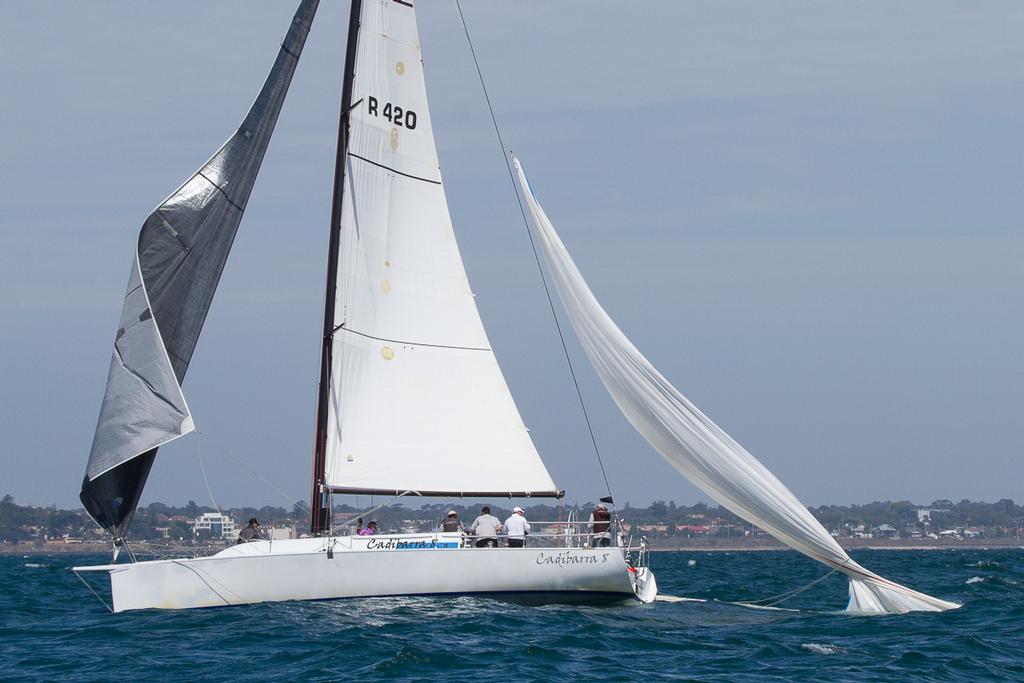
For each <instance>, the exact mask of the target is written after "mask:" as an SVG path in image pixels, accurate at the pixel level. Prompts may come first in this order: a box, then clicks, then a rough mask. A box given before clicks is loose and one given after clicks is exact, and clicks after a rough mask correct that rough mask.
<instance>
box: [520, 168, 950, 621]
mask: <svg viewBox="0 0 1024 683" xmlns="http://www.w3.org/2000/svg"><path fill="white" fill-rule="evenodd" d="M514 163H515V168H516V173H517V175H518V178H519V183H520V187H521V188H522V192H523V196H524V197H525V198H526V204H527V206H528V207H529V212H530V216H531V218H532V220H533V225H534V227H535V230H536V233H537V235H538V236H539V240H538V242H539V244H540V247H541V252H542V253H543V255H544V261H545V263H546V265H547V269H548V272H549V273H550V274H551V279H552V280H553V281H554V284H555V289H556V291H557V292H558V294H559V297H560V298H561V300H562V303H563V306H564V308H565V311H566V313H567V315H568V317H569V320H570V322H571V324H572V327H573V330H574V331H575V332H576V336H577V338H578V339H579V341H580V345H581V346H582V347H583V350H584V352H585V353H586V355H587V358H588V359H589V360H590V363H591V365H592V366H593V367H594V369H595V371H596V372H597V374H598V376H599V377H600V378H601V381H602V383H603V384H604V386H605V388H606V389H607V390H608V393H609V394H610V395H611V397H612V399H613V400H614V401H615V403H616V405H618V407H619V409H620V410H621V411H622V413H623V415H624V416H625V417H626V419H627V420H628V421H629V422H630V423H631V424H632V425H633V427H634V428H635V429H636V430H637V431H638V432H639V433H640V434H641V435H642V436H643V437H644V438H645V439H647V441H648V442H649V443H650V444H651V445H652V446H653V447H654V448H655V450H657V451H658V453H660V454H661V455H662V457H664V458H665V460H667V461H668V462H669V463H670V464H671V465H672V466H673V467H675V468H676V469H677V470H678V471H679V472H680V473H681V474H682V475H683V476H685V477H686V478H687V479H689V480H690V481H691V482H693V483H694V484H695V485H696V486H697V487H698V488H700V489H701V490H702V491H704V492H705V493H706V494H707V495H709V496H710V497H711V498H713V499H714V500H716V501H717V502H718V503H720V504H721V505H723V506H724V507H726V508H728V509H729V510H731V511H732V512H734V513H735V514H737V515H739V516H740V517H741V518H743V519H745V520H746V521H748V522H750V523H751V524H755V525H757V526H758V527H760V528H762V529H764V530H765V531H767V532H768V533H770V534H772V535H773V536H775V537H776V538H777V539H779V540H780V541H782V542H783V543H785V544H786V545H788V546H790V547H791V548H794V549H795V550H798V551H800V552H802V553H804V554H805V555H807V556H809V557H811V558H812V559H815V560H817V561H819V562H822V563H823V564H826V565H827V566H829V567H832V568H833V569H836V570H837V571H840V572H842V573H844V574H845V575H846V576H847V577H848V578H849V580H850V583H849V594H850V602H849V605H848V607H847V609H848V610H850V611H857V612H869V613H887V612H908V611H916V610H920V611H941V610H946V609H952V608H955V607H958V605H957V604H956V603H951V602H947V601H945V600H940V599H938V598H934V597H932V596H930V595H925V594H923V593H919V592H917V591H914V590H912V589H910V588H907V587H905V586H901V585H900V584H897V583H894V582H892V581H889V580H888V579H885V578H883V577H881V576H879V575H877V574H875V573H873V572H871V571H869V570H867V569H865V568H864V567H862V566H860V565H859V564H857V562H855V561H854V560H853V559H851V558H850V556H849V555H847V554H846V551H844V550H843V549H842V547H841V546H840V545H839V543H838V542H836V540H835V539H834V538H832V536H831V535H830V534H829V533H828V532H827V531H826V530H825V528H824V527H823V526H822V525H821V523H820V522H818V520H817V519H815V517H814V516H813V515H812V514H811V513H810V511H809V510H808V509H807V508H806V507H805V506H804V505H803V504H802V503H801V502H800V501H799V500H798V499H797V498H796V496H794V495H793V493H792V492H790V491H789V489H788V488H786V486H785V485H784V484H783V483H782V482H781V481H779V479H778V478H776V477H775V475H774V474H772V473H771V472H770V471H769V470H768V468H766V467H765V466H764V465H763V464H761V463H760V462H759V461H758V460H757V459H756V458H754V456H752V455H751V454H750V453H748V452H747V451H746V449H744V448H743V446H741V445H740V444H739V443H737V442H736V441H735V440H733V439H732V437H730V436H729V435H728V434H727V433H726V432H725V431H724V430H722V429H721V428H720V427H719V426H718V425H716V424H715V423H714V422H713V421H712V420H711V419H710V418H709V417H708V416H706V415H705V414H704V413H702V412H701V411H700V410H699V409H698V408H697V407H696V406H695V405H694V404H693V403H691V402H690V401H689V399H687V398H686V397H685V396H683V395H682V394H681V393H680V392H679V391H678V390H677V389H676V388H675V387H674V386H672V384H671V383H670V382H669V381H668V380H667V379H666V378H665V377H664V376H663V375H662V374H661V373H660V372H658V370H657V369H656V368H655V367H654V366H653V365H652V364H651V363H650V361H648V360H647V359H646V358H645V357H644V356H643V354H641V353H640V351H639V350H638V349H637V348H636V347H635V346H634V345H633V344H632V342H630V341H629V339H628V338H627V337H626V335H625V334H623V332H622V330H620V329H619V328H618V326H617V325H616V324H615V322H614V321H613V320H612V319H611V317H609V316H608V314H607V313H606V312H605V310H604V309H603V308H602V307H601V304H600V303H599V302H598V301H597V299H596V298H595V297H594V295H593V293H592V292H591V291H590V288H589V287H588V286H587V283H586V281H585V280H584V279H583V276H582V275H581V274H580V272H579V270H578V269H577V268H576V265H575V263H573V261H572V257H571V256H570V255H569V253H568V251H567V250H566V248H565V245H564V244H563V243H562V241H561V239H560V238H559V236H558V233H557V232H556V231H555V228H554V226H553V225H552V223H551V221H550V220H549V219H548V217H547V215H546V214H545V213H544V210H543V208H541V206H540V204H539V202H538V201H537V198H536V197H535V196H534V194H533V191H532V190H531V188H530V184H529V182H528V181H527V179H526V175H525V173H524V171H523V168H522V166H521V164H520V163H519V161H518V160H517V159H514Z"/></svg>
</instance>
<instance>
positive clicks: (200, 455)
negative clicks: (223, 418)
mask: <svg viewBox="0 0 1024 683" xmlns="http://www.w3.org/2000/svg"><path fill="white" fill-rule="evenodd" d="M196 431H199V430H196ZM196 456H197V457H198V458H199V469H200V470H202V472H203V482H204V483H205V484H206V492H207V493H208V494H210V502H211V503H213V507H215V508H217V514H218V515H220V516H221V517H223V516H224V513H223V512H221V510H220V505H217V501H216V500H214V499H213V489H211V488H210V480H209V478H207V476H206V465H204V464H203V446H202V442H200V441H199V439H196Z"/></svg>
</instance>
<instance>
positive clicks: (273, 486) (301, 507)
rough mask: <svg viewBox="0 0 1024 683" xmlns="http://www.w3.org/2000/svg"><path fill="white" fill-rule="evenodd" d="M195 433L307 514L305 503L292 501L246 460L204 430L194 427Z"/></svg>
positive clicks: (307, 509)
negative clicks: (217, 441)
mask: <svg viewBox="0 0 1024 683" xmlns="http://www.w3.org/2000/svg"><path fill="white" fill-rule="evenodd" d="M196 434H198V435H200V436H201V437H204V438H208V439H210V441H211V443H213V445H214V446H216V448H217V450H219V451H220V452H221V453H223V454H224V455H226V456H227V457H229V458H231V459H232V460H234V461H235V462H236V463H238V464H239V465H241V466H242V467H244V468H245V469H246V471H247V472H248V473H249V474H251V475H252V476H254V477H256V478H257V479H259V480H260V481H262V482H263V483H264V484H266V485H267V486H269V487H270V488H272V489H274V490H275V491H276V492H278V493H280V494H281V497H282V498H284V499H285V500H287V501H289V503H291V504H292V505H297V506H299V509H300V510H302V511H303V512H305V513H306V514H307V515H308V514H309V508H307V507H306V506H305V505H303V504H302V502H301V501H293V500H292V499H291V498H292V497H291V496H290V495H288V494H287V493H285V492H284V491H282V490H281V489H279V488H278V487H277V486H275V485H274V483H273V482H271V481H269V480H268V479H266V478H265V477H262V476H260V475H259V474H258V473H257V472H256V470H254V469H252V468H251V467H249V464H248V463H247V462H245V461H244V460H242V459H241V458H237V457H235V456H233V455H231V453H230V452H228V449H226V448H224V446H222V445H220V444H219V443H216V442H215V441H213V439H212V438H211V437H209V436H207V434H206V432H201V431H199V430H198V429H196ZM211 498H212V496H211Z"/></svg>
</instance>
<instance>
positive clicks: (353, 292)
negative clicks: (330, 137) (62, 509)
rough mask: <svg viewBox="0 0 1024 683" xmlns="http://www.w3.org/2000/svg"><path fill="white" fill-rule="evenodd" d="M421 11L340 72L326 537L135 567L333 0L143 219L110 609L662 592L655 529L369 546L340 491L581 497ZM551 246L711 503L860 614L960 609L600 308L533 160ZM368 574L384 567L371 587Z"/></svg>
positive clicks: (123, 365)
mask: <svg viewBox="0 0 1024 683" xmlns="http://www.w3.org/2000/svg"><path fill="white" fill-rule="evenodd" d="M414 4H415V3H414V2H412V1H410V0H352V2H351V9H350V16H349V28H348V42H347V48H346V56H345V60H346V61H345V70H344V80H343V85H342V97H341V113H340V117H339V132H338V145H337V156H336V167H335V181H334V193H333V200H332V210H331V219H330V230H329V240H328V248H327V260H328V266H327V284H326V293H325V298H324V319H323V330H322V345H321V358H320V381H319V385H318V401H317V411H316V436H315V443H314V449H313V451H314V453H313V476H312V490H311V496H310V499H311V506H310V507H311V514H310V530H311V535H310V537H308V538H299V539H289V540H275V541H261V540H259V541H254V542H250V543H243V544H238V545H235V546H232V547H230V548H226V549H223V550H221V551H220V552H217V553H215V554H212V555H209V556H205V557H182V558H177V559H161V560H151V561H134V558H132V559H133V561H129V562H121V563H118V562H117V552H118V548H120V547H122V546H123V545H124V544H125V537H126V535H127V530H128V526H129V524H130V522H131V519H132V515H133V513H134V511H135V508H136V507H137V505H138V502H139V498H140V496H141V493H142V490H143V487H144V485H145V482H146V479H147V477H148V474H149V471H150V469H151V467H152V464H153V461H154V458H155V457H156V453H157V450H158V449H159V448H160V447H161V446H162V445H164V444H166V443H169V442H171V441H173V440H176V439H178V438H181V437H183V436H185V435H187V434H189V433H190V432H192V431H194V430H195V425H194V421H193V417H192V413H191V412H190V411H189V408H188V405H187V403H186V401H185V396H184V394H183V392H182V388H181V387H182V383H183V380H184V378H185V374H186V371H187V370H188V367H189V363H190V360H191V358H192V354H193V351H194V349H195V345H196V341H197V339H198V337H199V334H200V332H201V329H202V326H203V323H204V321H205V318H206V315H207V312H208V310H209V306H210V303H211V301H212V299H213V296H214V293H215V290H216V288H217V284H218V281H219V279H220V276H221V273H222V271H223V269H224V266H225V263H226V260H227V257H228V252H229V251H230V248H231V243H232V241H233V239H234V236H235V234H236V232H237V230H238V227H239V224H240V221H241V218H242V215H243V213H244V211H245V207H246V204H247V202H248V199H249V195H250V193H251V191H252V188H253V184H254V182H255V179H256V176H257V173H258V171H259V168H260V165H261V163H262V160H263V156H264V153H265V151H266V149H267V145H268V143H269V141H270V138H271V135H272V133H273V131H274V127H275V125H276V122H277V118H278V114H279V113H280V110H281V106H282V103H283V102H284V99H285V96H286V94H287V91H288V86H289V83H290V81H291V78H292V75H293V73H294V71H295V68H296V66H297V63H298V60H299V57H300V55H301V53H302V49H303V46H304V44H305V41H306V37H307V35H308V33H309V29H310V26H311V24H312V21H313V18H314V15H315V13H316V10H317V5H318V2H317V0H303V1H302V2H301V3H300V4H299V7H298V10H297V12H296V14H295V17H294V19H293V21H292V23H291V26H290V27H289V29H288V32H287V35H286V37H285V40H284V42H283V43H282V45H281V48H280V51H279V53H278V55H277V59H276V61H275V62H274V65H273V67H272V69H271V72H270V75H269V76H268V78H267V80H266V82H265V83H264V86H263V88H262V90H261V91H260V93H259V95H258V96H257V98H256V101H255V103H254V104H253V105H252V108H251V109H250V110H249V112H248V114H247V115H246V117H245V119H244V120H243V122H242V124H241V126H240V127H239V128H238V130H237V131H236V132H235V133H234V134H233V135H232V136H231V138H230V139H229V140H228V141H227V142H226V143H225V144H224V146H223V147H221V148H220V149H219V150H218V151H217V152H216V153H215V154H214V155H213V157H212V158H211V159H210V160H209V161H208V162H207V163H206V164H204V165H203V166H202V167H201V168H200V169H199V170H198V171H197V172H196V173H195V174H194V175H193V176H192V177H190V178H189V179H188V180H187V181H186V182H185V183H184V184H183V185H182V186H181V187H179V188H178V189H177V190H176V191H175V192H174V193H172V194H171V195H170V197H168V198H167V199H166V200H164V201H163V202H162V203H161V204H160V205H158V206H157V208H156V209H155V210H154V211H153V212H152V214H150V216H149V217H148V218H147V220H146V221H145V223H144V224H143V227H142V231H141V233H140V236H139V240H138V248H137V251H136V256H135V260H134V262H133V264H132V269H131V272H130V275H129V284H128V290H127V292H126V294H125V298H124V303H123V308H122V314H121V320H120V324H119V327H118V330H117V335H116V338H115V342H114V352H113V355H112V358H111V364H110V371H109V374H108V379H107V386H106V393H105V396H104V399H103V402H102V405H101V410H100V416H99V420H98V424H97V429H96V434H95V437H94V440H93V444H92V449H91V452H90V455H89V460H88V464H87V468H86V473H85V478H84V480H83V483H82V491H81V495H80V498H81V500H82V503H83V505H84V506H85V508H86V510H87V511H88V512H89V514H90V515H91V516H92V517H93V519H95V521H96V522H97V523H98V524H99V525H101V526H102V527H103V528H105V529H107V530H108V531H109V532H110V533H111V535H112V536H113V538H114V548H115V557H114V560H113V561H112V562H111V563H110V564H103V565H96V566H88V567H76V568H75V571H76V572H98V573H106V574H107V575H109V579H110V585H111V595H112V600H113V602H112V609H113V610H114V611H117V612H120V611H125V610H135V609H148V608H163V609H185V608H195V607H210V606H223V605H237V604H247V603H258V602H267V601H284V600H314V599H330V598H345V597H364V596H397V595H425V594H430V595H452V594H485V595H510V594H514V595H519V596H524V595H525V596H530V597H533V598H536V597H541V598H545V597H551V596H557V597H558V598H561V597H564V596H566V595H569V596H573V597H582V598H585V599H590V598H602V599H607V598H609V597H610V598H613V599H627V600H638V601H641V602H652V601H653V600H655V599H656V597H657V592H658V589H657V582H656V579H655V577H654V574H653V572H652V571H651V569H650V567H649V566H648V565H647V555H646V553H645V547H644V545H643V544H642V543H640V544H639V545H637V546H636V547H634V546H633V545H632V543H631V542H630V541H627V539H626V537H625V536H624V534H623V533H622V532H621V531H619V532H618V533H617V534H614V535H613V538H614V541H615V542H614V543H613V545H611V546H608V547H602V546H601V545H600V544H596V543H592V542H589V540H590V539H588V538H587V534H586V533H579V534H577V533H565V531H564V530H560V531H559V533H556V534H553V535H551V536H548V537H547V538H544V537H543V536H540V537H531V538H530V542H529V543H528V544H527V545H526V547H521V548H520V547H499V548H484V547H481V548H478V547H475V544H473V543H471V542H470V539H467V538H466V536H465V535H464V534H463V533H461V532H442V531H439V532H432V533H427V534H388V533H385V534H380V535H374V536H353V535H351V534H350V533H348V530H347V529H342V528H336V527H335V526H334V525H333V523H332V522H333V516H332V514H331V501H332V496H333V495H335V494H374V495H387V496H399V497H401V496H409V495H412V496H433V497H473V498H496V497H501V498H521V497H530V498H534V497H536V498H553V499H558V498H561V497H562V496H563V494H564V491H562V490H561V489H559V488H558V487H557V486H556V485H555V483H554V482H553V480H552V478H551V476H550V474H549V473H548V470H547V468H546V466H545V465H544V462H543V460H542V459H541V457H540V455H539V453H538V451H537V449H536V447H535V445H534V443H533V441H532V439H531V437H530V434H529V431H528V430H527V428H526V427H525V425H524V424H523V421H522V418H521V417H520V415H519V411H518V409H517V407H516V404H515V401H514V400H513V398H512V395H511V393H510V392H509V389H508V386H507V384H506V381H505V378H504V376H503V374H502V371H501V369H500V367H499V365H498V362H497V359H496V357H495V354H494V352H493V351H492V350H491V346H490V343H489V341H488V337H487V334H486V332H485V330H484V326H483V324H482V322H481V319H480V316H479V313H478V311H477V307H476V303H475V300H474V295H473V293H472V290H471V288H470V286H469V281H468V279H467V277H466V273H465V269H464V267H463V262H462V258H461V256H460V254H459V249H458V244H457V242H456V239H455V233H454V229H453V226H452V221H451V218H450V215H449V212H448V206H447V201H446V198H445V192H444V183H443V180H442V176H441V172H440V166H439V163H438V157H437V150H436V146H435V142H434V136H433V132H432V127H431V119H430V114H429V111H428V107H427V97H426V86H425V80H424V72H423V62H422V58H421V54H420V47H419V35H418V30H417V26H416V15H415V6H414ZM512 164H513V165H514V169H515V170H514V176H515V177H516V178H517V179H518V182H519V186H520V190H521V192H522V196H523V198H524V199H525V202H526V206H527V208H528V210H529V214H530V217H531V219H532V223H533V229H534V231H535V234H536V235H537V236H538V238H539V239H538V243H539V246H540V252H541V253H542V254H543V260H544V263H545V264H546V266H547V272H548V275H549V277H550V279H551V280H552V281H553V282H554V285H555V287H554V288H555V290H556V291H557V293H558V295H559V297H560V299H561V301H562V304H563V307H564V309H565V312H566V314H567V316H568V318H569V320H570V322H571V324H572V327H573V329H574V331H575V333H576V335H577V337H578V338H579V340H580V343H581V346H582V347H583V350H584V352H585V354H586V355H587V357H588V359H589V360H590V362H591V364H592V365H593V367H594V368H595V370H596V372H597V374H598V376H599V377H600V379H601V380H602V382H603V384H604V385H605V387H606V389H607V390H608V391H609V393H610V395H611V396H612V398H613V399H614V400H615V402H616V404H617V405H618V406H619V408H620V409H621V410H622V412H623V414H624V415H625V417H626V418H627V420H628V421H629V422H630V423H631V424H632V425H633V426H634V427H635V428H636V429H637V430H638V431H639V432H640V433H641V434H642V435H643V436H644V437H645V438H646V439H647V440H648V441H649V442H650V443H651V445H652V446H653V447H654V448H655V449H656V450H657V451H658V452H659V453H660V454H661V455H662V456H663V457H664V458H665V459H666V460H668V461H669V462H670V463H671V464H672V465H673V466H675V467H676V469H678V470H679V471H680V472H681V473H682V474H683V475H684V476H686V477H687V478H689V479H690V480H691V481H693V482H694V483H695V484H696V485H697V486H698V487H699V488H701V489H702V490H703V491H704V492H705V493H706V494H707V495H709V496H710V497H712V498H713V499H715V500H716V501H718V502H719V503H721V504H722V505H724V506H726V507H727V508H729V509H730V510H732V511H733V512H735V513H736V514H738V515H740V516H741V517H743V518H744V519H746V520H748V521H750V522H752V523H754V524H757V525H758V526H760V527H761V528H763V529H765V530H766V531H768V532H769V533H771V534H772V535H774V536H776V537H777V538H779V539H780V540H782V541H783V542H785V543H787V544H788V545H790V546H791V547H793V548H795V549H797V550H799V551H800V552H803V553H804V554H806V555H808V556H810V557H811V558H813V559H815V560H818V561H819V562H822V563H824V564H826V565H828V566H829V567H830V568H832V569H833V570H834V571H838V572H841V573H843V574H846V575H847V576H848V577H849V580H850V583H849V593H850V602H849V605H848V606H847V609H849V610H850V611H857V612H868V613H888V612H906V611H913V610H927V611H941V610H945V609H951V608H954V607H957V605H956V604H955V603H950V602H947V601H944V600H940V599H938V598H934V597H931V596H928V595H925V594H923V593H919V592H917V591H914V590H912V589H910V588H906V587H904V586H901V585H900V584H897V583H895V582H892V581H889V580H888V579H885V578H883V577H881V576H879V575H877V574H874V573H873V572H871V571H869V570H867V569H865V568H863V567H861V566H860V565H859V564H857V563H856V562H855V561H853V560H852V559H851V558H850V557H849V556H848V555H846V553H845V552H844V551H843V550H842V548H841V547H839V545H838V544H837V543H836V542H835V540H834V539H832V537H831V536H829V534H828V533H827V532H826V531H825V529H824V528H823V527H822V526H821V525H820V524H819V523H818V522H817V520H815V519H814V517H813V516H811V514H810V513H809V512H808V510H807V508H806V507H804V506H803V505H802V504H801V503H800V502H799V500H797V499H796V497H795V496H793V494H792V493H791V492H789V490H788V489H786V487H785V486H784V485H783V484H782V483H781V482H780V481H779V480H778V479H776V478H775V477H774V476H773V475H772V474H771V473H770V472H769V471H768V470H767V469H766V468H765V467H764V466H763V465H761V463H759V462H758V461H757V460H756V459H754V458H753V456H751V455H750V454H749V453H747V452H746V451H745V450H744V449H743V448H742V446H740V445H739V444H738V443H736V442H735V441H734V440H732V439H731V438H730V437H729V436H728V435H727V434H726V433H725V432H724V431H722V430H721V429H720V428H719V427H718V426H717V425H716V424H715V423H714V422H712V421H711V420H710V419H709V418H707V417H706V416H705V415H704V414H703V413H701V412H700V411H699V410H698V409H697V408H696V406H694V405H693V404H692V403H691V402H690V401H689V400H688V399H686V398H685V397H684V396H683V395H682V394H681V393H680V392H678V391H677V390H676V389H675V388H674V387H673V386H672V385H671V384H670V383H669V382H668V380H667V379H665V378H664V377H663V376H662V375H661V374H660V373H659V372H658V371H657V369H656V368H654V366H653V365H651V364H650V362H649V361H647V359H646V358H644V357H643V355H642V354H641V353H640V352H639V351H638V350H637V349H636V347H635V346H633V345H632V344H631V343H630V341H629V340H628V339H627V338H626V336H625V335H624V334H623V333H622V331H621V330H620V329H619V328H618V327H617V326H616V325H615V323H614V322H613V321H612V320H611V318H610V317H609V316H608V315H607V313H606V312H605V311H604V310H603V309H602V308H601V306H600V304H599V303H598V302H597V299H596V298H595V297H594V296H593V294H592V292H591V291H590V289H589V288H588V287H587V284H586V282H585V281H584V279H583V277H582V275H581V274H580V272H579V271H578V269H577V268H576V267H575V265H574V264H573V262H572V259H571V257H570V256H569V253H568V251H567V250H566V249H565V246H564V244H563V243H562V242H561V240H560V239H559V237H558V234H557V233H556V232H555V229H554V226H553V225H552V223H551V221H550V220H549V218H548V217H547V215H546V214H545V213H544V211H543V209H542V208H541V206H540V203H539V202H538V200H537V198H536V196H535V194H534V193H533V190H532V188H531V187H530V184H529V182H528V181H527V179H526V174H525V171H524V169H523V165H522V164H521V163H520V161H519V160H518V159H515V158H513V160H512ZM367 577H371V578H372V580H370V581H367Z"/></svg>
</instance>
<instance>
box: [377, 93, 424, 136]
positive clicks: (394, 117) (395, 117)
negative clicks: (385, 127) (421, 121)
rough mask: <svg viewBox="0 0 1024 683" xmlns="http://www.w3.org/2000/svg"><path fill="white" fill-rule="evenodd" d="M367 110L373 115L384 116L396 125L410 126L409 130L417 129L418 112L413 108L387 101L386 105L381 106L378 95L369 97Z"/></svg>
mask: <svg viewBox="0 0 1024 683" xmlns="http://www.w3.org/2000/svg"><path fill="white" fill-rule="evenodd" d="M366 112H367V113H368V114H372V115H373V116H383V117H384V118H386V119H387V120H388V121H390V122H391V123H393V124H395V125H396V126H399V127H404V128H408V129H409V130H415V129H416V112H414V111H413V110H411V109H403V108H402V107H399V106H398V105H397V104H391V103H390V102H385V103H384V106H383V107H381V106H380V102H379V101H378V100H377V98H376V97H367V98H366Z"/></svg>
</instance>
